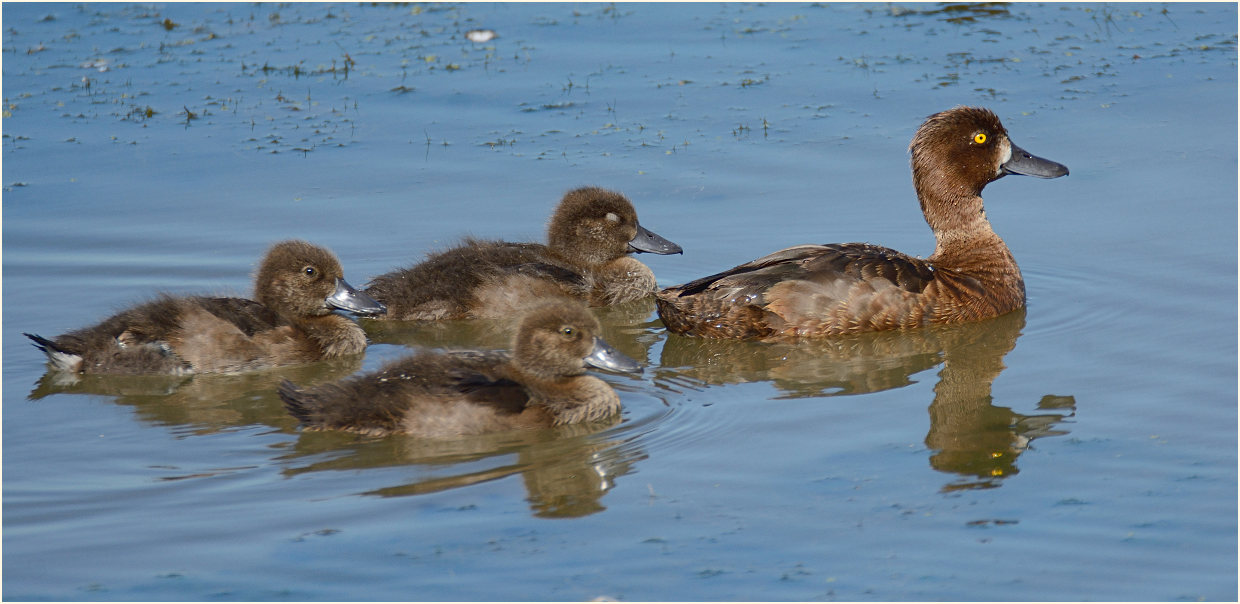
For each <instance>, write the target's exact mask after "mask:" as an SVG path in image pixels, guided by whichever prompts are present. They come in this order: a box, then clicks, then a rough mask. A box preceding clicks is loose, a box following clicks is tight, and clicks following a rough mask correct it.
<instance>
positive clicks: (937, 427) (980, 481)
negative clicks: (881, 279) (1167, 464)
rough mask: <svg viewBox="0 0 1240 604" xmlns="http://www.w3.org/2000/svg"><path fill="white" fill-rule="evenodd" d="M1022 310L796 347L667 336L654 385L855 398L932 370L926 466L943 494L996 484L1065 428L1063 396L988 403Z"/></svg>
mask: <svg viewBox="0 0 1240 604" xmlns="http://www.w3.org/2000/svg"><path fill="white" fill-rule="evenodd" d="M1024 325H1025V311H1024V310H1023V309H1022V310H1018V311H1015V312H1012V313H1009V314H1007V315H1004V316H1002V317H999V318H996V319H992V320H989V321H983V322H979V323H972V324H966V325H958V326H950V327H939V326H936V327H929V328H925V329H918V330H909V331H902V332H884V333H875V334H860V335H855V336H846V337H838V338H830V339H821V340H801V341H796V342H777V343H764V342H740V341H726V340H703V339H700V338H686V337H682V336H677V335H669V336H668V339H667V343H666V344H665V345H664V347H663V354H662V362H661V363H660V365H661V368H660V369H658V370H656V373H655V376H654V380H655V383H656V384H661V385H663V386H665V387H673V388H679V387H681V386H682V385H683V383H684V379H685V378H691V379H693V380H699V381H701V382H703V383H707V384H734V383H744V382H764V381H769V382H771V383H773V384H774V385H775V386H776V387H777V388H779V389H780V390H781V391H783V392H784V393H785V394H784V396H783V397H780V398H803V397H822V396H839V395H850V394H864V393H867V392H878V391H881V390H890V389H894V388H900V387H903V386H907V385H909V384H912V383H913V379H912V376H913V375H914V374H916V373H919V372H922V371H925V370H927V369H930V368H932V367H934V366H936V365H939V364H942V366H943V368H942V369H941V370H940V371H939V374H938V377H939V382H938V384H936V385H935V387H934V400H932V401H931V402H930V406H929V413H930V430H929V432H928V433H927V434H926V439H925V442H926V446H927V447H929V448H930V449H931V450H932V453H931V455H930V466H931V467H932V468H934V469H935V470H938V471H940V472H945V473H949V474H955V475H957V476H958V477H959V478H958V479H957V480H956V481H955V482H952V483H950V484H948V485H946V486H945V487H944V490H945V491H952V490H958V489H970V488H992V487H996V486H999V485H1000V484H1001V481H1002V479H1003V478H1005V477H1007V476H1011V475H1014V474H1016V473H1017V472H1018V471H1019V470H1018V468H1017V466H1016V459H1017V458H1018V457H1019V456H1020V454H1021V453H1022V452H1024V451H1025V450H1026V449H1027V448H1028V446H1029V443H1030V442H1031V441H1032V440H1033V439H1035V438H1038V437H1042V436H1057V435H1062V434H1066V433H1067V431H1066V430H1064V429H1062V428H1057V425H1058V424H1060V423H1061V422H1063V421H1064V420H1065V419H1066V418H1069V417H1072V415H1073V413H1074V412H1075V407H1076V401H1075V399H1074V398H1073V397H1071V396H1057V395H1051V394H1048V395H1045V396H1043V397H1042V398H1041V400H1039V401H1038V403H1037V408H1038V409H1039V410H1043V411H1047V413H1044V414H1037V415H1024V414H1021V413H1017V412H1015V411H1013V410H1012V409H1011V408H1008V407H1001V406H997V405H994V404H993V402H994V401H993V397H992V396H991V386H992V384H993V383H994V380H995V378H997V377H998V376H999V373H1000V372H1002V371H1003V368H1004V365H1003V357H1004V355H1006V354H1007V353H1008V352H1010V351H1011V350H1012V349H1013V348H1014V347H1015V346H1016V340H1017V338H1019V337H1020V332H1021V329H1022V328H1023V327H1024Z"/></svg>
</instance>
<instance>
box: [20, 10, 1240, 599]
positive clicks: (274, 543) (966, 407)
mask: <svg viewBox="0 0 1240 604" xmlns="http://www.w3.org/2000/svg"><path fill="white" fill-rule="evenodd" d="M2 10H3V14H2V16H3V32H4V33H3V54H2V60H3V108H2V110H3V122H2V124H3V140H2V144H3V147H2V153H0V159H2V161H3V182H2V183H0V184H2V185H3V331H2V335H3V391H4V398H3V472H4V473H3V523H4V525H3V528H4V530H3V597H4V598H5V599H9V600H26V599H33V600H150V599H159V600H298V601H302V600H582V599H595V598H607V599H620V600H739V599H744V600H1199V599H1204V600H1232V601H1234V600H1235V599H1236V598H1237V595H1238V594H1237V570H1236V569H1237V557H1236V554H1237V525H1236V519H1237V481H1236V470H1237V457H1236V452H1237V403H1236V401H1237V388H1236V384H1237V373H1236V367H1237V345H1236V342H1237V337H1236V333H1237V314H1236V312H1237V311H1236V309H1237V299H1236V291H1237V281H1236V275H1237V264H1236V250H1237V228H1236V225H1237V202H1236V200H1237V184H1236V183H1237V122H1236V116H1237V79H1236V74H1237V68H1236V58H1237V57H1236V34H1237V14H1236V6H1235V5H1234V4H1229V3H1223V4H1215V3H1210V4H1188V3H1170V4H1114V5H1105V4H1058V3H1057V4H1025V3H1018V4H1012V5H999V4H922V3H909V4H901V3H881V4H877V3H876V4H783V3H780V4H769V5H752V4H700V3H693V4H531V3H522V4H472V3H470V4H385V5H371V4H296V3H294V4H182V3H168V4H111V3H108V4H37V3H16V4H15V3H5V4H4V5H3V9H2ZM478 29H489V30H493V31H494V32H495V33H497V34H498V37H495V38H494V39H491V40H487V41H482V42H473V41H470V40H469V39H468V38H467V37H466V32H468V31H470V30H478ZM962 104H967V105H981V106H986V107H989V108H991V109H992V110H994V111H995V112H996V113H997V114H998V115H999V116H1000V117H1001V118H1002V119H1003V122H1004V124H1005V126H1006V127H1007V129H1008V131H1009V133H1010V135H1011V137H1012V140H1013V141H1014V142H1016V144H1018V145H1020V146H1021V147H1023V148H1025V149H1027V150H1028V151H1030V152H1032V153H1035V154H1037V155H1040V156H1043V157H1046V158H1049V159H1052V160H1055V161H1058V162H1061V163H1064V164H1066V165H1067V166H1069V168H1070V169H1071V175H1070V176H1068V177H1066V178H1061V179H1056V180H1048V181H1044V180H1037V179H1032V178H1022V177H1016V176H1013V177H1008V178H1004V179H1002V180H999V181H996V182H995V183H993V184H991V185H989V186H988V187H987V188H986V191H985V197H986V200H987V214H988V216H989V218H990V220H991V222H992V223H993V225H994V227H995V230H996V231H997V232H998V233H999V234H1000V235H1001V236H1002V237H1003V238H1004V239H1005V241H1006V242H1007V243H1008V245H1009V247H1010V248H1011V249H1012V251H1013V254H1014V255H1015V257H1016V259H1017V261H1018V262H1019V263H1020V266H1021V269H1022V271H1023V273H1024V276H1025V281H1026V287H1027V290H1028V298H1029V304H1028V309H1027V310H1026V311H1021V312H1017V313H1013V314H1011V315H1008V316H1005V317H1001V318H999V319H996V320H993V321H988V322H983V323H979V324H975V325H967V326H960V327H954V328H945V329H939V328H935V329H926V330H918V331H914V332H908V333H895V334H878V335H871V336H861V337H853V338H840V339H834V340H825V341H806V342H800V343H790V344H758V343H746V342H707V341H702V340H696V339H690V338H683V337H679V336H674V335H669V334H667V333H666V331H665V330H664V329H663V328H662V325H661V324H660V323H659V321H658V318H657V316H656V315H655V314H654V312H653V304H651V303H649V302H639V303H635V304H630V305H626V306H624V307H619V308H612V309H604V310H600V312H599V313H598V314H599V316H600V318H601V320H602V321H603V323H604V326H605V330H606V335H607V338H608V339H609V341H611V342H612V343H613V344H614V345H616V346H617V347H618V348H620V349H621V350H622V351H624V352H625V353H627V354H629V355H630V356H634V357H637V358H639V359H642V360H643V361H644V362H645V363H646V364H647V365H648V368H647V370H646V372H645V373H644V374H643V375H642V376H640V377H629V376H615V375H606V376H603V377H604V379H606V380H607V381H608V382H609V383H611V384H612V385H613V386H614V387H615V388H616V389H617V390H618V391H619V393H620V396H621V399H622V401H623V403H624V405H625V414H624V417H623V421H622V422H620V423H618V424H617V425H614V426H610V427H607V428H605V429H601V430H595V431H580V432H574V431H565V432H560V433H548V434H542V433H539V434H510V435H500V436H496V437H492V438H484V439H474V440H465V441H461V442H450V443H438V444H436V443H426V442H418V441H416V440H413V439H407V438H400V437H392V438H359V437H356V436H353V435H344V434H331V433H309V432H306V433H303V432H300V431H299V430H298V428H297V426H296V422H295V421H293V419H292V418H291V417H288V416H287V415H286V414H285V413H284V411H283V409H282V407H281V404H280V401H279V399H278V397H277V396H276V395H275V391H274V388H275V385H276V384H278V383H279V380H280V379H283V378H289V379H292V380H293V381H295V382H299V383H318V382H323V381H328V380H331V379H337V378H339V377H343V376H346V375H349V374H351V373H354V372H356V371H360V370H365V369H372V368H375V367H377V366H379V365H380V364H382V363H383V362H385V361H387V360H390V359H394V358H398V357H400V356H402V355H404V354H405V353H406V352H407V351H408V350H409V349H410V347H411V346H445V347H446V346H481V347H503V346H505V345H506V341H505V338H504V337H503V336H498V335H496V334H495V333H494V330H493V329H490V328H488V327H487V326H485V325H484V326H477V325H469V324H459V323H458V324H450V325H442V326H418V325H391V324H386V323H385V324H379V323H374V322H367V323H366V324H365V327H366V329H367V330H368V334H369V335H370V336H371V339H372V342H373V344H372V345H371V346H370V347H369V349H368V350H367V353H366V355H365V358H364V359H358V360H354V361H346V362H340V363H322V364H316V365H312V366H307V367H297V368H289V369H287V370H281V371H276V372H268V373H262V374H256V375H249V376H199V377H195V378H183V379H176V380H172V379H162V378H149V379H146V378H143V379H123V380H118V379H100V378H90V377H87V378H83V379H80V380H76V381H75V380H72V379H65V378H64V376H60V377H57V376H55V375H45V370H46V366H45V363H44V359H43V357H42V356H41V355H40V354H39V353H38V351H37V350H35V349H34V348H32V347H31V346H30V343H29V341H28V340H27V339H26V338H25V337H23V336H22V333H23V332H32V333H39V334H42V335H45V336H53V335H55V334H58V333H63V332H64V331H68V330H70V329H75V328H78V327H83V326H86V325H89V324H92V323H93V322H96V321H98V320H100V319H102V318H104V317H106V316H107V315H108V314H110V313H112V312H114V311H116V310H118V309H120V308H123V307H125V306H127V305H129V304H133V303H136V302H139V301H142V300H145V299H147V298H149V297H150V296H152V295H154V294H155V293H156V292H158V291H170V292H195V293H223V294H229V295H248V293H249V291H250V274H251V273H252V271H253V270H254V267H255V264H256V261H257V258H258V257H259V256H260V255H261V254H262V252H263V250H264V249H265V248H266V247H267V246H268V245H270V244H271V243H272V242H274V241H277V240H280V239H286V238H293V237H297V238H305V239H308V240H312V241H315V242H317V243H320V244H323V245H326V246H328V247H330V248H331V249H332V250H334V251H335V252H336V254H337V255H339V257H340V258H341V261H342V263H343V265H344V268H345V273H346V276H347V278H348V279H349V280H350V281H352V282H353V283H354V284H355V285H360V284H361V283H364V282H365V281H366V280H367V279H369V278H370V277H373V276H375V275H379V274H382V273H384V272H386V271H388V270H391V269H393V268H396V267H399V266H406V265H408V264H411V263H412V262H415V261H416V260H417V259H419V258H421V257H422V256H423V255H424V254H425V253H427V252H428V251H433V250H437V249H442V248H443V247H445V246H448V245H451V244H452V243H454V242H456V241H458V240H459V238H460V237H461V236H463V235H467V234H473V235H478V236H484V237H496V238H506V239H510V240H540V239H542V238H543V236H544V235H543V232H544V228H545V223H546V219H547V216H548V215H549V213H550V211H551V209H552V208H553V207H554V206H555V203H556V202H557V201H558V199H559V198H560V196H561V195H563V193H564V192H565V191H567V190H569V189H571V188H574V187H577V186H581V185H598V186H603V187H607V188H611V189H615V190H618V191H622V192H624V193H625V194H626V195H627V196H628V197H629V198H630V199H632V201H633V202H634V204H635V206H636V207H637V210H638V213H639V215H640V218H641V223H642V224H643V225H644V226H646V227H648V228H650V229H651V230H653V231H655V232H657V233H659V234H660V235H663V236H664V237H667V238H669V239H671V240H673V241H675V242H677V243H679V244H680V245H682V246H683V247H684V249H685V253H684V255H683V256H658V257H648V256H649V255H645V256H642V257H641V259H642V260H643V261H644V262H646V263H647V264H648V265H649V266H650V267H651V268H652V269H653V270H654V272H655V274H656V276H657V277H658V279H659V282H660V283H661V284H663V285H673V284H677V283H682V282H684V281H687V280H690V279H693V278H696V277H699V276H703V275H706V274H709V273H712V272H715V271H718V270H721V269H724V268H727V267H730V266H732V265H734V264H737V263H740V262H745V261H748V260H751V259H753V258H756V257H758V256H761V255H763V254H766V253H769V252H771V251H774V250H777V249H780V248H783V247H787V246H790V245H794V244H799V243H828V242H844V241H869V242H873V243H876V244H881V245H886V246H889V247H892V248H895V249H898V250H901V251H904V252H906V253H910V254H917V255H923V256H924V255H928V254H929V253H930V252H931V251H933V238H932V236H931V234H930V232H929V229H927V228H926V225H925V222H924V220H923V219H922V217H921V215H920V213H919V212H918V205H917V203H916V198H915V196H914V193H913V190H912V186H911V183H910V178H909V168H908V155H907V145H908V141H909V139H910V138H911V136H912V134H913V132H914V130H915V129H916V128H917V126H918V125H919V124H920V123H921V121H922V120H923V119H924V118H925V117H926V116H927V115H929V114H931V113H934V112H937V111H941V110H943V109H947V108H950V107H953V106H956V105H962Z"/></svg>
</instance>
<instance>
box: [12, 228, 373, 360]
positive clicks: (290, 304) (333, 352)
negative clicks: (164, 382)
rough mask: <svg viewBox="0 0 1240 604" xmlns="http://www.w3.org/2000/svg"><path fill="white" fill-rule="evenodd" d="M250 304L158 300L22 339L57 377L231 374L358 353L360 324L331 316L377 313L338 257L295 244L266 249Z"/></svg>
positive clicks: (206, 299) (209, 299) (176, 298)
mask: <svg viewBox="0 0 1240 604" xmlns="http://www.w3.org/2000/svg"><path fill="white" fill-rule="evenodd" d="M254 298H255V299H254V300H247V299H244V298H213V297H207V296H173V295H168V294H163V295H160V296H159V297H158V298H156V299H155V300H153V301H151V302H147V303H145V304H141V305H139V306H135V307H133V308H130V309H128V310H125V311H123V312H120V313H117V314H115V315H113V316H111V317H109V318H108V319H106V320H104V321H103V322H102V323H99V324H98V325H95V326H93V327H87V328H83V329H79V330H76V331H71V332H69V333H66V334H64V335H61V336H57V337H56V338H54V339H47V338H42V337H39V336H37V335H32V334H25V335H26V337H28V338H30V339H31V340H34V342H35V346H36V347H38V348H39V350H42V351H43V352H44V353H45V354H47V358H48V362H49V364H50V365H51V366H52V368H53V369H55V370H59V371H68V372H76V373H110V374H129V375H135V374H192V373H237V372H241V371H252V370H259V369H266V368H270V367H278V366H281V365H291V364H297V363H308V362H311V361H317V360H320V359H329V358H337V357H343V356H347V355H355V354H361V353H362V351H364V350H365V348H366V335H365V333H364V332H363V331H362V328H361V327H359V326H358V325H357V324H356V323H354V322H353V321H351V320H349V319H348V318H346V317H342V316H340V315H336V314H333V313H332V310H333V309H342V310H347V311H350V312H354V313H358V314H374V313H382V312H384V308H383V305H382V304H380V303H378V302H376V301H375V300H373V299H371V297H370V296H367V295H366V294H364V293H362V292H359V291H357V290H355V289H353V287H351V286H350V285H349V284H348V282H346V281H345V280H344V275H343V271H342V270H341V268H340V262H339V261H338V260H337V259H336V256H335V255H333V254H332V253H331V252H330V251H328V250H327V249H325V248H322V247H319V246H317V245H312V244H310V243H307V242H305V241H296V240H290V241H283V242H280V243H277V244H275V245H273V246H272V247H271V248H270V249H269V250H268V251H267V254H266V256H265V257H264V258H263V261H262V264H261V265H260V267H259V269H258V272H257V273H256V274H255V276H254Z"/></svg>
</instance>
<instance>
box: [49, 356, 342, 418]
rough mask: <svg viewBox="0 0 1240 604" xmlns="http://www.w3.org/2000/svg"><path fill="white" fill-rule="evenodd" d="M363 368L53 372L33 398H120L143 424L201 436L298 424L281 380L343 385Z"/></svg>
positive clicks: (337, 364) (319, 365)
mask: <svg viewBox="0 0 1240 604" xmlns="http://www.w3.org/2000/svg"><path fill="white" fill-rule="evenodd" d="M361 367H362V358H361V357H360V356H357V357H350V358H343V359H331V360H327V361H319V362H316V363H309V364H306V365H290V366H286V367H280V368H277V369H271V370H267V371H255V372H249V373H241V374H235V375H222V374H210V373H204V374H199V375H187V376H171V375H100V374H78V373H66V372H61V371H49V372H47V373H46V374H44V375H43V377H42V378H40V379H39V381H38V382H37V383H36V385H35V388H34V390H33V391H31V392H30V394H29V395H28V398H30V400H38V399H41V398H44V397H46V396H50V395H53V394H94V395H100V396H109V397H114V398H115V400H116V402H117V403H119V404H122V405H130V406H133V407H134V408H135V410H136V411H137V415H138V417H139V418H140V419H142V420H143V421H146V422H150V423H154V424H159V425H167V426H191V427H193V428H194V431H195V432H197V433H204V434H205V433H211V432H218V431H220V430H224V429H227V428H232V427H238V426H247V425H252V424H264V425H269V426H276V427H279V426H289V425H293V424H294V423H295V422H293V421H292V418H290V417H289V416H288V414H287V413H286V412H285V411H284V406H283V405H282V404H281V403H280V399H279V398H278V397H277V396H276V395H275V392H276V387H277V386H279V384H280V380H283V379H289V380H295V381H299V382H301V383H306V384H321V383H323V382H329V381H334V380H338V379H340V378H343V377H345V376H348V375H349V374H352V373H354V372H356V371H358V370H359V369H361Z"/></svg>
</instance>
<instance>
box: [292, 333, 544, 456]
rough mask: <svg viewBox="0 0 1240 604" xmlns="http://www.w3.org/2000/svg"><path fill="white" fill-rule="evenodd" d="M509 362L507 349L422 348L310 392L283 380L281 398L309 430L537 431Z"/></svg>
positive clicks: (433, 433) (374, 432)
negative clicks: (446, 350) (375, 369)
mask: <svg viewBox="0 0 1240 604" xmlns="http://www.w3.org/2000/svg"><path fill="white" fill-rule="evenodd" d="M509 359H510V357H509V355H507V354H506V353H503V352H459V353H436V352H429V351H424V352H421V353H418V354H416V355H414V356H411V357H408V358H405V359H402V360H399V361H396V362H393V363H391V364H389V365H387V366H385V367H384V368H383V369H381V370H379V371H378V372H375V373H370V374H365V375H361V376H357V377H354V378H351V379H348V380H344V381H341V382H337V383H333V384H325V385H322V386H317V387H315V388H313V389H305V390H303V389H299V388H297V387H296V386H295V385H293V384H292V383H289V382H284V383H283V384H281V386H280V389H279V394H280V398H281V399H283V401H284V404H285V407H286V408H287V409H288V410H289V412H290V413H291V414H292V415H293V416H294V417H297V418H298V419H299V420H300V421H301V422H302V424H303V425H305V426H306V428H308V429H311V430H326V429H331V430H346V431H350V432H358V433H362V434H370V435H376V436H380V435H387V434H409V435H413V436H420V437H431V438H439V437H451V436H459V435H465V434H482V433H485V432H495V431H501V430H510V429H514V428H519V427H534V426H535V425H538V424H539V423H540V422H539V418H538V417H534V415H537V413H535V414H530V413H526V412H527V403H528V402H529V400H530V395H529V393H528V392H527V391H526V389H525V388H524V387H522V386H521V385H520V384H518V383H517V382H515V381H513V380H511V379H508V377H507V373H508V370H507V364H508V362H509ZM542 423H544V424H545V425H548V426H549V425H551V421H550V420H549V419H548V420H547V421H545V422H542Z"/></svg>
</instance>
